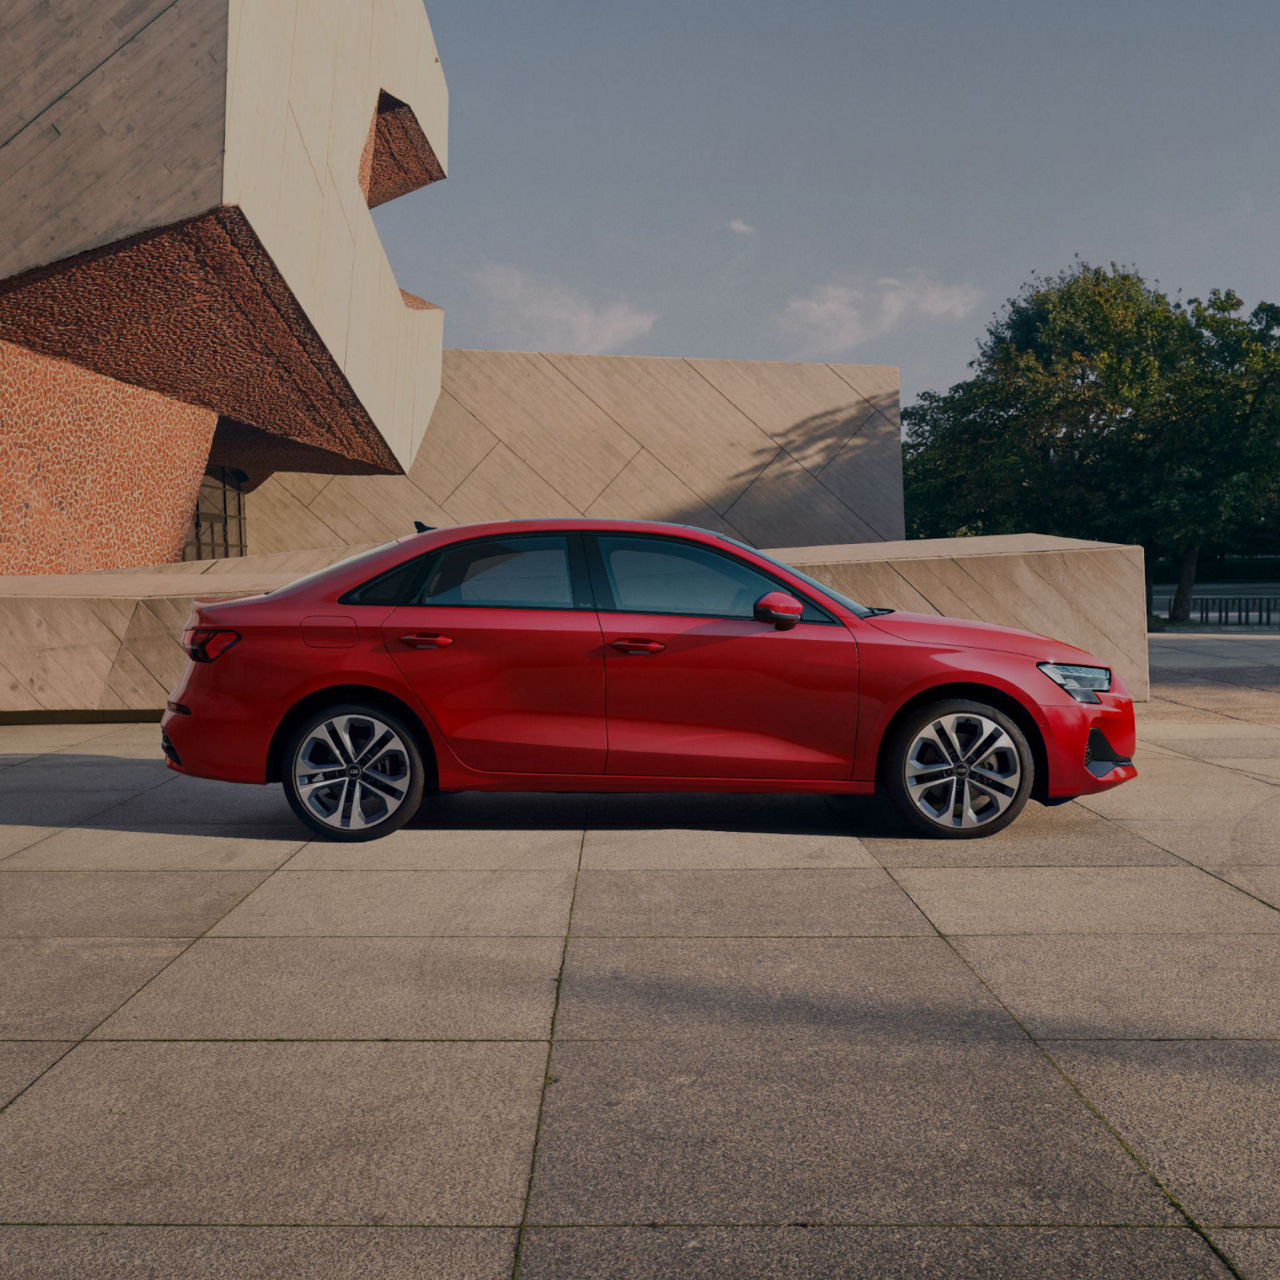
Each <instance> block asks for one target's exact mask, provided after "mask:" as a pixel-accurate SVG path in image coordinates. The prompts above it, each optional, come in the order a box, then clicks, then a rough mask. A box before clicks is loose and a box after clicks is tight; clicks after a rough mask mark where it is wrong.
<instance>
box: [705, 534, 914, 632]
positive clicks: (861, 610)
mask: <svg viewBox="0 0 1280 1280" xmlns="http://www.w3.org/2000/svg"><path fill="white" fill-rule="evenodd" d="M717 537H720V538H723V539H724V540H725V541H726V542H732V543H733V545H734V546H735V547H741V548H742V549H743V550H744V551H750V552H751V553H752V555H757V556H759V557H760V559H761V560H767V561H768V562H769V563H770V564H776V565H777V566H778V568H779V569H785V570H786V571H787V572H788V573H789V574H791V575H792V576H793V577H796V578H799V579H800V581H801V582H804V583H807V584H808V585H809V586H811V587H812V588H813V589H814V590H815V591H816V592H817V593H818V594H819V595H820V596H826V598H827V599H828V600H834V601H835V602H836V603H837V604H839V605H843V606H844V607H845V608H846V609H848V610H849V612H850V613H855V614H857V615H858V617H859V618H870V617H873V616H874V615H875V614H877V613H890V612H892V611H891V610H889V609H868V608H867V606H866V605H865V604H859V603H858V602H857V601H856V600H851V599H850V598H849V597H848V596H847V595H845V594H844V593H843V592H841V591H837V590H836V589H835V588H834V587H829V586H828V585H827V584H826V583H825V582H819V581H818V580H817V578H811V577H810V576H809V575H808V574H807V573H803V572H801V570H799V569H797V568H796V567H795V565H793V564H787V562H786V561H785V560H779V559H777V558H776V557H775V556H771V555H770V554H769V553H768V552H767V551H761V550H760V548H759V547H751V546H748V545H747V544H746V543H745V542H739V541H738V539H737V538H730V537H729V536H728V535H727V534H723V533H721V534H718V535H717Z"/></svg>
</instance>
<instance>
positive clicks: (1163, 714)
mask: <svg viewBox="0 0 1280 1280" xmlns="http://www.w3.org/2000/svg"><path fill="white" fill-rule="evenodd" d="M1157 688H1158V689H1160V691H1161V693H1162V694H1164V693H1171V692H1172V691H1171V690H1170V689H1168V688H1167V687H1166V686H1164V685H1154V686H1153V693H1152V697H1151V700H1150V701H1149V702H1144V703H1143V704H1142V708H1141V711H1140V712H1139V715H1140V719H1139V722H1138V723H1139V726H1140V728H1141V729H1142V731H1144V732H1145V730H1146V727H1147V726H1148V725H1153V724H1164V723H1166V722H1170V721H1172V722H1176V723H1178V724H1199V725H1220V724H1239V723H1240V721H1239V719H1238V718H1236V717H1233V716H1222V715H1219V714H1218V713H1217V712H1216V711H1206V710H1204V709H1203V708H1201V707H1196V706H1192V705H1191V704H1190V703H1188V702H1185V701H1183V702H1179V701H1175V700H1174V699H1173V698H1172V697H1163V696H1157V695H1156V694H1155V692H1154V690H1155V689H1157Z"/></svg>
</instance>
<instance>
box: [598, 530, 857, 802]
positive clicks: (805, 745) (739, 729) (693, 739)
mask: <svg viewBox="0 0 1280 1280" xmlns="http://www.w3.org/2000/svg"><path fill="white" fill-rule="evenodd" d="M588 550H589V554H590V558H591V564H592V567H593V574H594V579H595V585H596V596H597V600H598V602H599V606H600V610H601V612H600V625H601V632H602V635H603V639H604V652H605V680H606V691H607V697H608V708H609V710H608V728H609V759H608V765H607V772H608V773H610V774H620V775H631V776H646V777H653V776H658V777H679V778H689V777H694V778H744V779H745V778H787V779H806V778H807V779H814V780H827V779H830V780H836V779H847V778H849V777H851V776H852V773H853V749H854V741H855V737H856V731H857V714H858V646H857V643H856V641H855V640H854V638H853V636H852V635H851V634H850V632H849V631H848V629H847V628H846V627H845V626H844V625H843V623H841V622H840V621H838V620H837V619H836V618H834V617H833V616H831V615H830V614H827V613H826V612H825V611H824V610H822V609H820V608H819V607H817V606H816V605H815V604H813V603H812V602H806V605H805V612H804V615H803V617H802V620H801V622H800V623H799V624H798V625H797V626H795V627H794V628H792V629H791V630H788V631H779V630H777V629H776V628H775V627H774V626H773V625H772V624H770V623H762V622H757V621H756V620H755V618H754V616H753V609H754V605H755V602H756V601H757V600H758V599H759V598H760V597H761V596H762V595H764V594H765V593H766V592H768V591H776V590H778V589H779V588H780V587H781V588H782V589H783V590H788V591H791V590H792V589H791V588H789V587H787V586H786V585H785V584H782V583H780V582H779V581H778V580H776V579H774V578H772V577H770V576H768V575H767V574H765V573H763V572H761V571H759V570H757V569H756V568H755V567H754V566H752V565H749V564H747V563H746V562H745V561H744V560H741V559H740V558H738V557H737V556H734V555H732V554H731V553H729V552H728V551H725V552H723V553H722V552H720V551H718V550H713V549H712V548H710V547H707V546H705V545H703V544H699V543H693V542H686V541H684V540H682V539H677V538H669V537H662V536H657V535H638V534H636V535H633V534H627V535H614V534H603V533H602V534H599V535H597V536H596V537H595V538H589V539H588ZM793 594H794V592H793Z"/></svg>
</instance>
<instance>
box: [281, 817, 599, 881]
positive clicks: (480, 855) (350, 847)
mask: <svg viewBox="0 0 1280 1280" xmlns="http://www.w3.org/2000/svg"><path fill="white" fill-rule="evenodd" d="M581 847H582V832H581V830H580V829H578V828H576V827H575V828H564V829H561V830H552V831H523V830H517V831H501V830H495V829H492V828H488V827H482V828H479V829H468V828H466V827H456V828H455V827H447V828H445V829H444V830H440V831H433V830H426V829H423V828H420V827H405V828H402V829H401V830H399V831H393V832H392V833H391V834H390V835H389V836H383V837H382V839H380V840H370V841H369V842H368V843H366V844H341V843H339V842H338V841H336V840H314V841H312V842H311V843H310V844H309V845H307V847H306V848H305V849H303V850H302V852H301V853H299V854H298V856H297V857H296V858H294V860H293V861H292V862H291V863H290V864H289V870H290V871H573V870H575V869H576V868H577V865H578V854H579V851H580V849H581Z"/></svg>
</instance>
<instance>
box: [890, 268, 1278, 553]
mask: <svg viewBox="0 0 1280 1280" xmlns="http://www.w3.org/2000/svg"><path fill="white" fill-rule="evenodd" d="M970 368H971V369H972V370H973V376H972V377H971V378H969V379H968V380H967V381H965V382H961V383H959V384H957V385H956V386H954V387H952V388H951V390H950V391H947V392H945V393H941V394H938V393H932V392H929V393H926V394H925V395H923V396H922V397H921V398H920V401H919V403H918V404H916V405H914V406H912V407H911V408H909V409H907V410H906V411H905V412H904V415H903V416H904V420H905V422H906V426H907V434H906V442H905V445H904V457H905V464H906V498H907V517H908V527H909V530H910V532H911V534H912V536H916V537H946V536H954V535H961V534H969V533H1017V532H1024V531H1027V530H1034V531H1036V532H1041V533H1056V534H1062V535H1066V536H1069V537H1083V538H1096V539H1100V540H1103V541H1117V542H1140V543H1142V544H1143V545H1144V546H1145V547H1147V549H1148V553H1149V555H1155V554H1165V555H1171V556H1185V555H1188V554H1189V553H1193V552H1194V550H1195V549H1197V548H1199V547H1202V546H1205V545H1209V544H1222V543H1230V542H1231V541H1232V540H1234V539H1241V538H1246V539H1252V538H1253V537H1254V536H1255V535H1256V533H1257V531H1258V530H1261V529H1265V528H1266V527H1267V522H1268V520H1270V519H1274V513H1275V510H1276V507H1277V502H1278V495H1280V307H1277V306H1274V305H1270V304H1265V303H1264V304H1262V305H1261V306H1258V307H1256V308H1255V309H1254V310H1253V311H1252V312H1251V313H1249V314H1244V312H1243V303H1242V302H1241V300H1240V299H1239V298H1238V297H1237V296H1236V295H1235V294H1233V293H1231V292H1218V291H1214V292H1213V293H1211V294H1210V295H1209V297H1208V299H1207V300H1204V301H1201V300H1200V299H1192V300H1191V301H1189V302H1187V303H1182V302H1179V301H1172V300H1170V299H1169V298H1168V297H1166V296H1165V295H1164V294H1163V293H1161V292H1160V291H1159V290H1158V289H1156V288H1154V287H1152V286H1151V285H1149V284H1147V282H1146V281H1144V280H1143V279H1142V277H1141V276H1140V275H1138V274H1137V272H1135V271H1132V270H1129V269H1127V268H1123V267H1118V266H1116V265H1115V264H1114V263H1113V264H1112V265H1111V267H1110V268H1109V269H1104V268H1101V267H1093V266H1090V265H1089V264H1087V263H1078V264H1077V265H1076V266H1074V267H1072V268H1071V269H1069V270H1067V271H1064V272H1062V273H1061V274H1060V275H1058V276H1055V277H1053V278H1051V279H1047V280H1046V279H1036V280H1033V281H1032V282H1031V283H1030V284H1028V285H1027V286H1026V287H1025V288H1024V289H1023V291H1022V293H1021V294H1019V295H1018V297H1016V298H1014V299H1012V300H1011V301H1010V302H1009V303H1008V305H1007V307H1006V308H1005V310H1004V311H1003V312H1002V313H1001V314H1000V315H998V316H997V317H996V318H995V319H994V320H993V321H992V323H991V325H990V327H989V328H988V330H987V332H986V335H985V336H984V338H983V339H982V340H981V342H980V344H979V354H978V358H977V359H976V360H975V361H974V362H973V363H972V364H971V366H970ZM1192 563H1194V557H1192Z"/></svg>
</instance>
